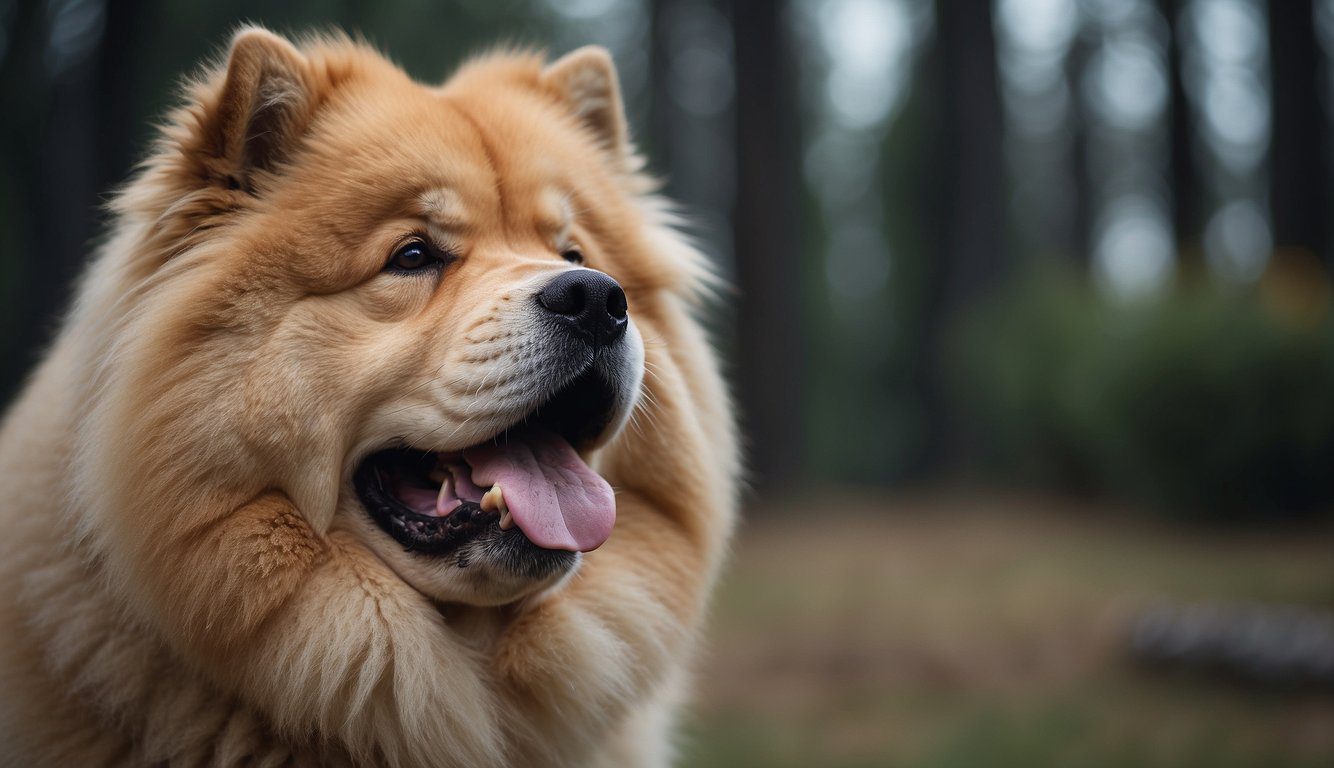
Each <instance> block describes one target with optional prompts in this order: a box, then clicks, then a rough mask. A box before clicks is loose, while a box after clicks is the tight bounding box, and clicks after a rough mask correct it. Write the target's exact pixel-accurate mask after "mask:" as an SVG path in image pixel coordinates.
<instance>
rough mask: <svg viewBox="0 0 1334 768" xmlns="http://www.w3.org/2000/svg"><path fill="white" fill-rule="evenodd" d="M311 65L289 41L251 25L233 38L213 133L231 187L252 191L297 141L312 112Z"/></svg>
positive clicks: (212, 127) (213, 140) (212, 128)
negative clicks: (256, 179) (258, 174)
mask: <svg viewBox="0 0 1334 768" xmlns="http://www.w3.org/2000/svg"><path fill="white" fill-rule="evenodd" d="M310 80H311V74H310V65H309V63H308V62H307V61H306V58H305V57H304V56H302V55H301V52H300V51H298V50H297V49H296V48H295V47H294V46H293V45H292V44H291V43H289V42H287V40H285V39H283V38H282V37H279V36H278V35H275V34H273V33H272V32H269V31H268V30H265V29H260V28H258V27H250V28H247V29H243V30H241V31H239V32H237V33H236V36H235V37H233V38H232V45H231V51H230V53H229V54H228V58H227V75H226V79H225V81H224V83H223V86H222V91H221V94H220V96H219V99H218V102H217V105H216V107H215V111H214V115H213V118H214V119H213V120H212V125H211V132H212V137H211V138H212V142H213V147H214V150H215V152H216V153H217V157H218V158H219V159H221V160H222V161H223V163H224V165H225V167H226V172H227V182H228V184H229V185H230V186H235V187H239V188H242V189H246V190H250V189H252V186H253V184H252V183H253V179H254V176H255V174H256V172H267V171H272V170H273V169H274V167H275V166H276V165H277V164H279V163H281V162H282V161H283V160H284V159H285V158H286V156H287V155H288V153H289V152H291V151H292V149H293V148H294V147H295V146H296V144H297V143H298V142H299V141H300V139H301V136H302V134H303V133H304V132H305V129H306V125H307V123H308V122H309V120H310V117H311V115H312V114H313V112H314V106H315V105H314V98H313V96H312V91H313V89H312V87H311V82H310Z"/></svg>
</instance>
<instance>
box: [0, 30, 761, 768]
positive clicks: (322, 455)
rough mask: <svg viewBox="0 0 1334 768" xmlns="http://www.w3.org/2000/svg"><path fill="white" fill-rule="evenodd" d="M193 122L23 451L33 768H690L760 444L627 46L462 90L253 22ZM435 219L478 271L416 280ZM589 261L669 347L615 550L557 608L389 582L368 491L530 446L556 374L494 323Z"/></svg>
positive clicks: (8, 558) (485, 61)
mask: <svg viewBox="0 0 1334 768" xmlns="http://www.w3.org/2000/svg"><path fill="white" fill-rule="evenodd" d="M186 102H187V103H186V105H185V106H184V107H183V108H182V109H180V110H179V111H178V112H176V113H175V114H174V115H173V116H172V117H171V119H170V121H169V123H168V125H167V126H166V127H165V129H164V132H163V138H162V139H161V141H160V142H159V143H158V145H157V147H156V148H155V150H154V151H153V153H152V155H151V157H150V158H149V159H148V161H147V162H146V164H145V165H144V167H143V169H142V170H141V171H140V172H139V173H138V174H137V176H136V177H135V179H134V180H133V181H132V182H131V183H130V184H129V185H128V187H126V188H125V189H124V190H123V191H122V192H121V193H120V194H118V195H117V196H116V198H115V201H114V203H113V211H114V222H113V224H112V227H111V231H110V234H109V237H108V239H107V241H106V242H105V244H104V245H103V246H102V247H101V248H99V249H98V252H97V254H96V256H95V257H94V259H93V261H92V263H91V264H90V266H89V268H88V271H87V273H86V274H85V275H84V277H83V279H82V281H81V283H80V288H79V290H78V294H77V300H76V302H75V305H74V307H73V310H72V311H71V312H70V313H69V315H68V317H67V319H66V320H65V322H64V324H63V325H62V327H61V330H60V333H59V335H58V337H57V339H56V340H55V342H54V344H53V346H52V347H51V349H50V351H49V353H48V354H47V356H46V357H45V359H44V361H43V362H42V364H41V365H40V367H39V368H38V369H37V370H36V371H35V373H34V374H33V376H32V378H31V380H30V381H29V383H28V386H27V387H26V389H25V390H24V391H23V393H22V394H21V396H20V397H19V398H18V400H17V402H15V403H14V405H13V407H12V408H11V410H10V411H9V414H8V416H7V418H6V420H5V423H4V427H3V433H0V499H3V503H2V505H0V531H3V535H0V579H3V583H4V584H5V585H6V589H4V590H3V592H2V593H0V630H2V631H0V745H3V746H0V752H2V754H0V764H2V765H5V766H15V767H18V766H24V767H25V768H26V767H28V766H97V765H148V764H154V765H158V764H168V765H172V766H177V765H180V766H193V765H200V766H203V765H214V766H232V765H236V766H240V765H247V766H248V765H287V764H292V765H351V764H356V765H391V766H485V765H542V766H545V765H553V766H562V765H563V766H586V765H596V764H602V765H617V766H628V765H642V766H657V765H662V764H664V763H666V762H667V761H668V759H669V755H670V743H669V742H670V733H669V731H670V722H671V720H672V716H671V712H672V711H673V710H674V709H675V707H676V706H677V703H678V700H679V698H680V696H679V695H678V691H680V690H682V689H683V688H684V685H683V681H684V680H685V679H686V678H687V676H688V666H689V659H690V657H691V649H692V646H693V645H694V644H695V643H696V639H697V638H696V636H697V630H698V627H699V625H700V622H701V614H702V611H703V609H704V607H705V604H706V601H707V596H708V593H709V590H710V587H711V585H712V583H713V581H714V578H715V575H716V573H717V570H718V567H719V564H720V560H721V559H722V557H723V555H724V552H725V549H726V543H727V540H728V537H729V535H730V532H731V529H732V526H733V515H734V506H735V491H734V488H735V485H736V474H737V460H736V446H735V440H734V436H733V427H732V420H731V416H730V413H729V409H728V405H727V402H726V397H725V393H724V389H723V385H722V383H721V381H720V379H719V376H718V372H717V368H716V365H715V362H714V360H713V357H712V354H711V352H710V351H709V348H708V346H707V344H706V342H705V339H704V337H703V334H702V332H701V330H700V328H699V326H698V325H697V323H696V321H695V320H694V319H693V317H692V315H693V313H694V311H695V309H696V304H697V301H698V297H699V296H700V293H701V288H702V286H703V284H704V282H705V281H706V279H707V278H706V276H705V272H704V270H703V269H702V267H701V261H700V259H699V257H698V255H697V254H696V253H695V252H694V251H693V250H691V249H690V248H689V247H688V246H686V245H685V244H684V243H683V241H682V240H681V239H680V238H679V237H678V236H677V235H676V234H675V233H674V232H673V231H672V229H671V226H670V225H671V223H672V222H671V221H670V217H669V215H668V214H667V213H665V210H666V209H665V207H664V206H663V205H662V203H661V202H660V201H658V200H657V199H656V198H654V197H653V196H652V194H651V186H652V185H651V184H649V183H648V182H647V180H646V179H645V178H644V177H643V176H642V175H641V174H640V172H639V167H640V163H639V161H638V159H637V158H636V156H635V154H634V152H633V149H632V148H631V147H630V146H629V145H628V143H627V139H626V138H625V127H624V117H623V114H622V110H621V106H620V97H619V92H618V90H617V88H616V80H615V73H614V70H613V69H612V68H611V64H610V59H609V58H608V57H607V56H606V54H605V53H604V52H601V51H598V50H595V49H586V50H583V51H579V52H576V53H575V54H571V56H570V57H567V58H566V59H563V60H561V61H560V62H557V63H555V64H552V65H549V66H548V65H544V63H543V62H542V61H541V60H540V59H539V58H537V57H535V56H532V55H527V54H497V55H492V56H488V57H484V58H482V59H479V60H476V61H474V62H472V63H470V64H468V65H467V66H465V67H464V68H463V69H462V70H461V71H460V72H459V73H458V74H456V75H455V76H454V77H453V78H451V79H450V80H449V81H448V82H447V83H446V84H445V85H444V86H439V87H436V86H426V85H420V84H417V83H414V82H412V81H410V80H409V79H408V78H407V77H406V76H404V75H403V74H402V73H401V72H400V71H399V70H397V69H396V68H395V67H393V66H392V65H391V64H390V63H388V62H387V61H386V60H385V59H383V58H382V57H381V56H379V55H378V54H376V53H375V52H373V51H371V50H369V49H368V48H366V47H364V46H362V45H358V44H354V43H352V42H349V41H347V40H344V39H340V38H321V39H312V40H309V41H306V42H304V43H303V44H301V45H300V46H293V45H292V44H290V43H288V42H287V41H285V40H283V39H282V38H279V37H276V36H274V35H271V34H269V33H266V32H263V31H261V30H245V31H242V32H241V33H239V34H238V35H237V37H236V38H235V40H234V42H233V45H232V48H231V50H230V52H229V58H228V61H227V63H226V64H225V65H224V66H221V67H217V68H215V69H212V70H210V71H209V72H208V73H207V74H206V75H205V76H204V77H202V78H201V79H200V80H199V81H198V82H197V83H196V84H194V85H192V86H191V87H190V88H189V89H188V94H187V99H186ZM439 188H445V189H447V190H448V191H445V192H440V191H434V192H433V191H431V190H438V189H439ZM553 190H554V191H553ZM423 199H425V200H426V203H422V200H423ZM437 203H438V204H440V205H441V206H443V207H445V208H450V209H451V210H449V211H445V212H444V213H443V214H442V216H444V218H445V219H448V220H447V221H445V222H444V223H443V224H439V225H438V226H437V224H438V222H435V221H427V222H425V223H422V222H421V221H419V220H420V219H421V218H422V217H423V216H424V215H425V214H423V213H422V211H421V210H420V206H421V205H423V204H427V207H428V208H429V207H431V206H432V205H435V204H437ZM414 206H417V207H414ZM433 210H434V209H433ZM562 210H563V211H564V214H562ZM435 212H436V213H439V211H435ZM562 215H564V216H565V220H563V221H562ZM420 227H425V228H427V229H431V231H432V236H435V234H436V231H435V230H436V229H439V230H448V231H441V232H439V233H438V234H439V236H440V237H441V238H442V239H446V240H448V245H449V248H450V249H451V250H452V251H456V252H457V255H458V256H459V258H458V260H457V261H456V262H455V263H453V264H451V265H450V266H449V268H448V270H447V271H446V272H445V274H444V275H443V277H442V278H441V279H440V280H439V282H437V283H430V282H429V281H425V282H423V281H417V282H410V281H404V280H391V279H388V278H387V277H386V276H385V275H383V274H381V273H380V268H381V266H382V265H383V263H384V260H385V258H386V255H387V254H388V253H389V252H390V250H391V249H392V246H393V243H394V242H396V240H395V238H398V237H401V236H402V233H403V232H404V231H407V230H408V229H414V228H420ZM562 239H564V240H573V241H577V244H578V246H579V247H580V248H581V250H582V251H583V252H584V254H585V257H586V260H587V263H588V265H589V266H591V267H594V268H596V269H600V270H603V271H605V272H607V273H609V274H611V275H612V276H613V277H615V278H616V279H617V280H618V281H619V282H620V283H621V284H622V285H623V286H624V287H625V290H626V293H627V295H628V297H629V305H630V313H631V318H632V320H633V322H634V324H635V329H636V333H637V334H638V336H639V338H641V339H642V344H643V356H644V361H645V373H644V379H643V385H642V393H641V397H640V399H639V403H638V406H637V407H636V410H635V412H634V413H633V414H632V416H631V420H630V423H629V424H628V425H627V426H626V427H625V428H624V429H622V430H621V431H620V432H619V433H618V434H617V435H615V436H614V438H613V439H612V440H611V441H610V443H608V444H607V445H605V446H603V447H602V448H601V449H600V450H599V451H598V452H597V454H596V455H595V456H593V457H591V460H592V461H594V462H595V466H596V467H598V468H599V470H600V471H601V472H602V474H603V475H604V476H605V477H606V478H607V479H608V480H609V481H610V482H611V484H612V485H613V487H614V488H615V489H616V492H617V509H618V521H617V525H616V528H615V530H614V532H613V534H612V537H611V539H610V540H609V541H608V542H607V543H606V544H605V545H603V546H602V547H601V548H599V549H598V550H596V551H594V552H592V553H589V554H587V555H586V556H584V559H583V562H582V563H581V565H580V567H579V569H578V570H577V571H576V572H575V573H574V574H573V575H572V576H571V577H570V578H568V579H566V580H565V581H563V582H562V583H561V584H559V585H558V586H557V587H555V588H554V589H551V590H547V591H539V592H534V593H532V594H528V595H526V596H524V597H522V599H519V600H517V601H516V602H513V603H510V604H507V605H503V606H500V607H485V606H483V605H481V604H480V603H481V602H483V601H482V600H480V598H479V600H478V601H477V602H478V603H479V604H477V605H470V604H469V600H468V599H466V597H465V598H464V599H460V600H458V601H457V602H442V601H441V600H439V599H431V597H428V593H429V594H432V595H435V596H436V597H437V598H438V597H439V594H437V592H440V594H454V593H453V592H448V590H449V589H458V587H457V585H449V584H443V583H439V582H438V580H437V576H436V575H432V574H429V573H426V574H421V573H412V574H408V577H411V579H412V584H410V583H409V581H408V577H405V575H404V573H403V572H402V571H403V569H404V568H406V567H407V566H403V567H400V569H399V570H395V568H393V567H391V566H390V564H389V562H388V561H387V560H386V555H385V553H387V552H389V551H390V550H389V548H390V547H391V545H392V542H388V540H387V538H385V537H384V535H383V534H382V533H380V532H378V531H377V530H375V529H374V528H372V527H369V526H367V525H365V518H364V512H363V511H362V510H360V508H359V505H358V504H357V502H356V499H355V496H354V494H352V492H351V490H350V481H349V478H350V473H351V471H352V469H353V467H354V466H355V462H356V460H357V459H358V458H360V457H361V456H363V455H365V453H366V451H368V450H369V449H371V448H372V447H374V446H376V445H378V444H380V443H383V442H384V441H385V440H386V439H389V438H391V437H393V436H395V435H398V436H402V437H406V438H408V439H410V440H413V441H419V442H420V443H421V444H422V446H423V447H428V448H432V449H437V450H445V449H448V448H452V447H455V446H457V445H466V444H468V443H469V442H475V441H477V440H481V439H486V437H487V433H488V430H489V431H490V432H491V433H494V431H495V430H496V429H498V428H499V427H501V426H503V424H501V422H502V421H503V420H504V418H507V416H506V414H507V413H509V412H508V411H505V408H509V407H511V406H510V404H508V403H507V401H506V398H507V397H511V396H512V393H510V394H507V392H508V390H506V389H505V388H504V387H503V386H501V385H499V384H497V383H495V382H496V381H497V380H500V379H505V378H506V377H513V376H515V375H518V374H516V373H515V372H514V370H513V365H511V363H512V362H513V359H514V357H513V356H514V355H516V354H519V351H518V350H517V349H516V348H513V347H514V345H511V346H508V347H507V346H503V343H502V342H501V341H497V340H496V339H497V338H500V337H502V336H503V335H504V334H501V333H497V334H494V336H495V337H496V338H491V337H490V336H487V333H486V332H485V329H488V328H500V327H508V326H506V325H505V320H504V318H505V317H507V315H506V313H507V312H508V311H509V310H508V309H507V308H506V307H507V306H508V305H506V304H505V302H507V301H508V300H509V298H508V297H511V296H513V297H521V296H522V295H523V291H525V290H528V289H527V288H525V286H531V285H532V284H533V282H534V280H536V279H538V278H539V277H540V276H542V275H547V274H550V273H552V272H553V271H555V270H559V269H562V268H564V267H566V266H567V265H565V264H564V263H563V262H562V261H561V259H560V256H559V249H560V248H562V247H565V246H566V245H568V243H562ZM507 365H508V366H510V367H508V368H507V367H506V366H507ZM513 407H514V408H517V407H518V406H517V405H514V406H513ZM488 414H489V415H488ZM509 415H510V416H513V415H514V414H512V413H510V414H509Z"/></svg>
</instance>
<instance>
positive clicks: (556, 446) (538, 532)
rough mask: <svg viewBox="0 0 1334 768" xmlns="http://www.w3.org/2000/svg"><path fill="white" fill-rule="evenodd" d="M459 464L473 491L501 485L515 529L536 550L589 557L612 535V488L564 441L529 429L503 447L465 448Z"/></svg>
mask: <svg viewBox="0 0 1334 768" xmlns="http://www.w3.org/2000/svg"><path fill="white" fill-rule="evenodd" d="M463 458H464V460H465V461H467V462H468V464H469V465H471V466H472V481H473V482H474V483H476V484H477V485H478V486H480V487H482V488H489V487H490V486H492V485H497V484H499V485H500V488H501V491H502V492H503V493H504V495H505V505H506V506H507V507H509V510H510V514H511V515H513V516H514V523H515V524H516V525H518V526H519V529H520V530H521V531H523V533H524V535H525V536H527V537H528V539H529V540H530V541H532V542H533V543H534V544H536V545H537V546H539V547H542V548H543V549H565V550H569V551H571V552H588V551H590V550H594V549H597V548H598V547H600V546H602V543H603V542H604V541H606V540H607V537H608V536H610V535H611V528H612V526H613V525H614V524H615V523H616V497H615V496H614V495H613V494H612V491H611V486H610V485H607V481H606V480H603V479H602V477H601V476H600V475H598V474H597V473H596V472H594V471H593V470H591V469H589V468H588V465H587V464H585V463H584V460H583V459H581V458H579V454H577V453H575V451H574V448H573V447H571V446H570V444H569V443H567V442H565V440H564V438H562V437H560V436H558V435H556V434H554V433H552V432H548V431H546V430H539V429H532V430H528V431H525V432H523V433H522V434H520V435H511V436H510V437H509V439H508V440H507V441H506V443H505V444H504V445H484V446H479V447H477V448H470V449H468V450H467V451H466V452H465V453H464V454H463Z"/></svg>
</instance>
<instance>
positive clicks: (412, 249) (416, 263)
mask: <svg viewBox="0 0 1334 768" xmlns="http://www.w3.org/2000/svg"><path fill="white" fill-rule="evenodd" d="M443 263H444V262H443V260H442V259H441V258H440V256H439V255H437V254H436V252H435V249H434V248H432V247H431V246H429V245H427V244H426V243H424V242H422V241H421V240H413V241H411V242H408V243H404V244H403V245H400V246H399V247H398V250H396V251H394V255H392V256H390V257H389V263H388V264H386V265H385V271H386V272H420V271H421V270H423V269H432V268H435V267H438V266H440V265H441V264H443Z"/></svg>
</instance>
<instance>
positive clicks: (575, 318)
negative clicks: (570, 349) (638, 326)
mask: <svg viewBox="0 0 1334 768" xmlns="http://www.w3.org/2000/svg"><path fill="white" fill-rule="evenodd" d="M537 303H538V304H541V305H542V307H543V308H544V309H546V310H547V311H548V312H550V313H551V314H552V315H554V316H555V317H556V318H558V319H559V320H560V321H561V322H563V323H567V324H568V325H569V326H570V327H571V328H572V329H574V330H576V331H579V332H580V333H582V334H584V335H586V336H587V337H588V338H589V339H590V340H591V341H592V342H593V345H594V346H598V347H601V346H606V345H608V344H611V343H612V342H614V341H616V340H617V339H619V338H621V337H622V336H624V335H625V326H626V323H627V322H629V321H628V320H627V319H626V304H625V291H623V290H621V285H620V283H617V282H616V281H615V280H613V279H611V276H610V275H607V274H604V273H602V272H599V271H597V270H595V269H571V270H567V271H565V272H562V273H560V274H559V275H558V276H556V279H554V280H552V281H551V282H549V283H547V284H546V286H545V287H543V288H542V290H541V291H539V292H538V294H537Z"/></svg>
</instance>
